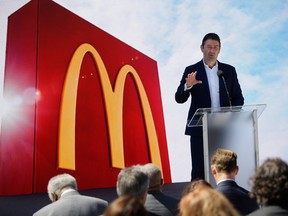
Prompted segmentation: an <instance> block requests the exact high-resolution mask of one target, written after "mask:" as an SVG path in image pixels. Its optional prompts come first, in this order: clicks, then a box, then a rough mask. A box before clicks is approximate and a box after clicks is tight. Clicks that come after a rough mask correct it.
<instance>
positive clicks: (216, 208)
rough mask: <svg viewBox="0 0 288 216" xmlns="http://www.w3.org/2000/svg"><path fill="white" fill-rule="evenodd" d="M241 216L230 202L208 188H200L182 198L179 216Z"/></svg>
mask: <svg viewBox="0 0 288 216" xmlns="http://www.w3.org/2000/svg"><path fill="white" fill-rule="evenodd" d="M210 215H211V216H212V215H213V216H214V215H217V216H239V214H238V212H237V211H236V210H235V209H234V207H233V206H232V205H231V203H230V202H229V200H228V199H227V198H226V197H225V196H224V195H222V194H221V193H219V192H217V191H216V190H214V189H213V188H210V187H208V186H199V187H197V188H196V189H195V190H194V191H192V192H190V193H188V194H187V195H185V196H184V197H182V198H181V201H180V204H179V216H210Z"/></svg>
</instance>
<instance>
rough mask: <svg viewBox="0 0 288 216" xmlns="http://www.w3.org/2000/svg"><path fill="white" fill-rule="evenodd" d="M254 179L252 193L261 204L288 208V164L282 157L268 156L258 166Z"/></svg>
mask: <svg viewBox="0 0 288 216" xmlns="http://www.w3.org/2000/svg"><path fill="white" fill-rule="evenodd" d="M251 180H252V184H253V186H252V190H251V192H252V195H253V196H254V197H256V199H257V202H258V204H259V205H262V206H270V205H277V206H281V207H282V208H285V209H288V165H287V163H285V162H284V161H283V160H281V159H280V158H274V159H272V158H268V159H266V160H265V161H264V163H263V164H262V165H261V166H260V167H258V168H257V169H256V171H255V174H254V175H253V176H252V178H251Z"/></svg>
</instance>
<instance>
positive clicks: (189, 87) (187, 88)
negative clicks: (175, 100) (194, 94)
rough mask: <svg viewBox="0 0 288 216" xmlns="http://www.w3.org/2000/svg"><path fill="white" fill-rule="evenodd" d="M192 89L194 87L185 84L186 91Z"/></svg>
mask: <svg viewBox="0 0 288 216" xmlns="http://www.w3.org/2000/svg"><path fill="white" fill-rule="evenodd" d="M192 87H193V85H191V86H187V84H186V83H185V85H184V91H187V90H190V89H191V88H192Z"/></svg>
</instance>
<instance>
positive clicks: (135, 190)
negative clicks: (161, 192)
mask: <svg viewBox="0 0 288 216" xmlns="http://www.w3.org/2000/svg"><path fill="white" fill-rule="evenodd" d="M148 186H149V177H148V174H147V173H146V172H145V169H144V168H143V166H141V165H134V166H131V167H127V168H124V169H122V170H121V171H120V173H119V174H118V180H117V183H116V190H117V194H118V196H123V195H130V196H134V197H136V198H139V199H141V200H142V201H143V202H145V200H146V195H147V190H148Z"/></svg>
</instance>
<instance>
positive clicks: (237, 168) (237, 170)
mask: <svg viewBox="0 0 288 216" xmlns="http://www.w3.org/2000/svg"><path fill="white" fill-rule="evenodd" d="M238 172H239V166H236V169H235V175H237V174H238Z"/></svg>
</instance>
